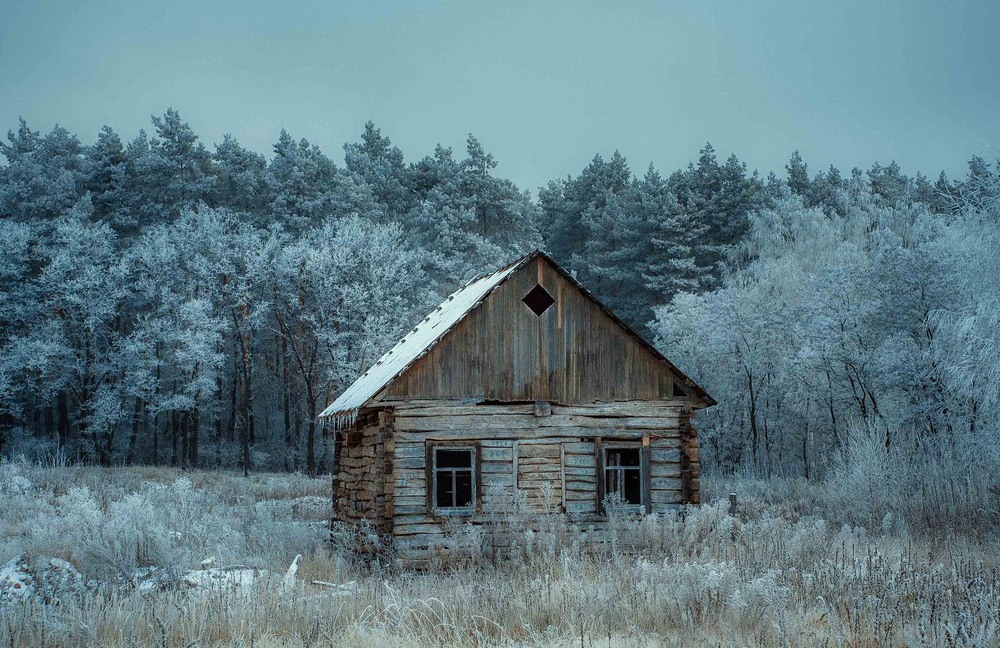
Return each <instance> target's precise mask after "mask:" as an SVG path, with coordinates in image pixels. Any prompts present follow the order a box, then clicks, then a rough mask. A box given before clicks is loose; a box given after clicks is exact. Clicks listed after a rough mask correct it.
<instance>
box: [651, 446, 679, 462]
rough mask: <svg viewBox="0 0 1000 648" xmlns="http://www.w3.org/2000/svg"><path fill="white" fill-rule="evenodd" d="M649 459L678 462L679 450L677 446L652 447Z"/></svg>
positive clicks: (652, 460)
mask: <svg viewBox="0 0 1000 648" xmlns="http://www.w3.org/2000/svg"><path fill="white" fill-rule="evenodd" d="M649 459H650V461H651V462H652V463H680V461H681V451H680V449H679V448H670V449H668V448H653V449H652V451H651V452H650V456H649Z"/></svg>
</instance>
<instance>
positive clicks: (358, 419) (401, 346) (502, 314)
mask: <svg viewBox="0 0 1000 648" xmlns="http://www.w3.org/2000/svg"><path fill="white" fill-rule="evenodd" d="M713 404H715V401H714V400H713V399H712V397H711V396H709V395H708V394H707V393H706V392H705V390H704V389H702V388H701V387H699V386H698V385H696V384H695V383H694V382H693V381H691V380H690V379H689V378H687V377H686V376H685V375H684V374H683V373H682V372H681V371H680V370H679V369H678V368H677V367H675V366H674V365H673V364H671V363H670V361H669V360H667V359H666V358H665V357H664V356H663V355H662V354H661V353H660V352H659V351H657V350H656V349H655V348H654V347H653V346H652V345H651V344H649V343H648V342H646V341H645V340H643V339H642V338H641V337H640V336H639V335H638V334H636V333H635V332H634V331H633V330H632V329H630V328H629V327H628V326H627V325H625V324H624V323H623V322H622V321H621V320H619V319H618V318H617V317H616V316H615V315H614V313H612V312H611V311H610V310H608V309H607V308H606V307H605V306H603V305H602V304H601V303H600V302H599V301H598V300H597V299H596V298H594V296H593V295H591V294H590V293H589V292H588V291H587V290H586V289H585V288H584V287H583V286H581V285H580V284H579V282H577V281H576V280H575V279H574V278H573V277H572V276H570V275H569V273H567V272H566V271H565V270H563V269H562V268H560V267H559V266H558V265H557V264H556V263H555V262H554V261H553V260H552V259H551V258H550V257H548V256H547V255H546V254H544V253H542V252H539V251H536V252H533V253H531V254H529V255H527V256H525V257H522V258H521V259H518V260H517V261H515V262H514V263H512V264H510V265H508V266H506V267H504V268H501V269H500V270H497V271H496V272H493V273H492V274H488V275H485V276H482V277H480V278H478V279H475V280H473V281H471V282H470V283H468V284H467V285H465V286H464V287H462V288H460V289H459V290H458V291H456V292H455V293H453V294H452V295H451V296H450V297H448V298H447V299H446V300H445V301H444V302H443V303H442V304H441V305H440V306H438V307H437V308H436V309H435V310H434V311H433V312H431V313H430V314H429V315H428V316H427V317H426V318H425V319H424V320H423V321H421V322H420V323H419V324H418V325H417V326H416V327H415V328H414V329H413V330H411V331H410V332H409V333H408V334H407V335H406V336H405V337H404V338H403V339H402V340H400V341H399V343H398V344H396V346H394V347H393V348H392V349H391V350H390V351H388V352H387V353H386V354H385V355H384V356H382V358H381V359H380V360H379V361H378V362H376V363H375V364H374V365H373V366H372V367H371V368H370V369H369V370H368V371H367V372H365V373H364V375H362V376H361V377H360V378H358V380H357V381H356V382H355V383H354V384H353V385H351V386H350V387H349V388H348V389H347V390H346V391H344V393H343V394H341V395H340V397H339V398H337V399H336V401H335V402H333V403H332V404H331V405H330V406H329V407H328V408H326V410H324V411H323V413H322V415H321V416H322V417H324V418H326V419H328V420H329V421H331V422H332V423H333V424H334V426H335V428H336V430H337V433H336V442H335V452H336V460H335V464H336V465H337V470H336V472H335V476H334V483H333V500H334V513H335V517H336V519H337V520H340V521H344V522H360V521H362V520H368V521H370V522H371V523H373V524H374V526H375V528H376V529H377V530H378V532H379V534H380V535H382V536H383V537H384V538H387V539H391V543H392V545H393V546H394V547H395V549H396V550H397V551H398V552H399V554H400V555H401V557H402V558H403V559H404V561H408V562H420V561H421V560H423V559H426V557H427V556H429V555H431V554H433V553H434V552H435V551H436V550H439V548H440V547H441V546H442V545H443V543H444V538H445V536H444V533H445V527H446V523H447V522H448V521H449V520H454V519H455V518H456V517H457V518H460V519H462V520H468V521H471V522H473V523H476V522H479V521H482V520H484V519H486V517H487V516H486V514H485V513H484V501H483V500H484V494H485V493H487V492H488V491H489V492H503V491H504V490H505V489H506V490H508V491H509V492H510V493H514V492H518V493H519V494H520V496H521V497H522V501H523V500H524V499H525V498H526V501H527V502H528V504H529V506H531V507H535V508H537V509H538V510H539V511H546V512H551V511H561V512H565V513H567V514H570V515H571V518H572V520H573V521H574V522H577V523H581V524H582V525H583V526H585V527H590V526H593V525H598V526H600V525H601V524H602V521H603V520H604V517H603V512H604V511H603V503H604V502H605V501H607V500H606V499H605V496H606V495H609V494H614V495H615V496H616V497H617V498H618V500H617V501H619V502H621V505H622V506H626V507H628V508H631V509H633V510H635V511H637V512H639V511H645V512H656V511H663V510H667V509H669V508H672V507H676V506H677V505H680V504H687V503H690V504H697V503H698V502H699V487H698V476H699V469H698V440H697V437H696V435H695V430H694V427H693V426H692V424H691V420H692V417H693V415H694V412H695V410H697V409H699V408H703V407H707V406H710V405H713ZM514 489H517V491H515V490H514Z"/></svg>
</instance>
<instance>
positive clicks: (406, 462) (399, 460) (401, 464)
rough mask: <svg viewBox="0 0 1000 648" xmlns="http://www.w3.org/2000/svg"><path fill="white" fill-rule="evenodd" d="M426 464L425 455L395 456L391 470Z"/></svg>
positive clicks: (415, 467)
mask: <svg viewBox="0 0 1000 648" xmlns="http://www.w3.org/2000/svg"><path fill="white" fill-rule="evenodd" d="M426 465H427V457H424V456H420V457H396V458H395V459H394V460H393V471H398V470H404V469H408V468H413V469H417V468H420V469H422V468H424V467H425V466H426Z"/></svg>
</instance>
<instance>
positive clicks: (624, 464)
mask: <svg viewBox="0 0 1000 648" xmlns="http://www.w3.org/2000/svg"><path fill="white" fill-rule="evenodd" d="M604 492H605V493H606V494H607V495H611V494H616V495H618V496H619V497H621V499H622V502H623V503H624V504H628V505H631V506H642V462H641V461H640V458H639V448H607V449H605V451H604Z"/></svg>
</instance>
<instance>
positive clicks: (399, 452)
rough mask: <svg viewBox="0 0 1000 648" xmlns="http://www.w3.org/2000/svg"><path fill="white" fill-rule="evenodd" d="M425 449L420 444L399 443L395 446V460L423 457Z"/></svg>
mask: <svg viewBox="0 0 1000 648" xmlns="http://www.w3.org/2000/svg"><path fill="white" fill-rule="evenodd" d="M426 453H427V449H426V448H425V447H424V444H422V443H400V444H397V445H396V449H395V451H394V453H393V454H394V456H395V457H396V458H397V459H409V458H411V457H421V458H422V457H425V456H426Z"/></svg>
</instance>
